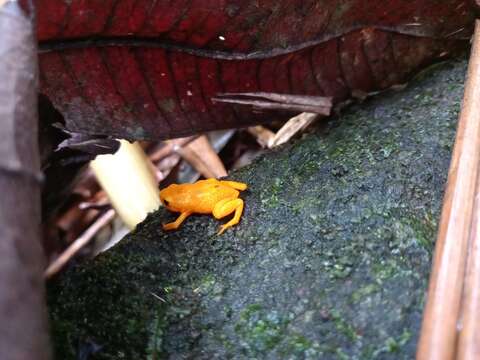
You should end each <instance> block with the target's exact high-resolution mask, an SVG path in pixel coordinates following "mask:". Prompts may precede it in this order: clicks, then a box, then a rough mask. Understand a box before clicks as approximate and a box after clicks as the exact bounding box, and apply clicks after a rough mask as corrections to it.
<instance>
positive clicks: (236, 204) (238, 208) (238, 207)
mask: <svg viewBox="0 0 480 360" xmlns="http://www.w3.org/2000/svg"><path fill="white" fill-rule="evenodd" d="M233 212H235V214H234V215H233V218H232V219H231V220H230V221H229V222H227V223H226V224H224V225H222V226H221V227H220V231H219V232H218V235H220V234H222V233H223V232H224V231H225V230H227V229H228V228H229V227H232V226H233V225H236V224H238V222H239V221H240V217H241V216H242V212H243V200H242V199H238V198H237V199H224V200H221V201H219V202H218V203H217V204H215V207H214V208H213V211H212V214H213V216H215V218H216V219H221V218H224V217H225V216H228V215H230V214H231V213H233Z"/></svg>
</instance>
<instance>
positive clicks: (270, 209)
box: [49, 61, 466, 359]
mask: <svg viewBox="0 0 480 360" xmlns="http://www.w3.org/2000/svg"><path fill="white" fill-rule="evenodd" d="M465 69H466V64H465V62H464V61H453V62H450V63H446V64H443V65H441V66H440V67H438V68H436V69H435V70H434V71H432V72H430V73H429V74H426V75H424V76H423V77H421V78H419V79H417V80H415V81H414V82H413V83H412V85H410V86H409V87H408V88H407V89H406V90H404V91H401V92H392V93H390V94H386V95H384V96H381V97H378V98H376V99H372V100H369V101H367V102H365V103H364V104H361V105H358V106H354V107H352V108H351V109H349V110H348V111H347V112H346V113H345V114H344V115H343V116H340V118H337V119H334V120H332V121H330V122H329V123H328V124H326V125H325V126H323V127H320V128H319V129H318V130H317V131H316V132H315V133H313V134H311V135H309V136H306V137H305V138H304V139H302V140H301V141H298V142H296V143H294V144H292V145H288V146H285V147H283V148H281V149H279V150H277V151H274V152H271V153H269V154H267V155H265V156H264V157H263V158H261V159H260V160H258V161H256V162H255V163H254V164H253V165H251V166H249V167H248V168H245V169H243V170H241V171H239V172H236V173H235V174H233V175H232V177H233V178H234V179H235V180H239V181H244V182H246V183H248V184H249V185H250V189H249V190H248V191H247V192H244V193H243V194H242V195H243V198H244V199H245V201H246V210H245V214H244V216H243V218H242V221H241V223H240V224H239V225H238V226H236V227H234V228H233V229H231V230H228V231H227V232H226V233H225V234H224V235H222V236H216V235H215V234H216V230H217V228H218V226H219V223H218V222H217V221H215V220H213V219H212V218H211V217H192V218H189V219H188V220H187V221H186V223H185V225H184V226H183V228H182V229H181V230H180V231H177V232H174V233H170V234H165V233H164V232H163V231H162V230H161V223H162V222H165V221H167V220H170V219H172V218H173V215H171V214H167V213H166V212H164V211H163V210H161V211H159V212H157V213H155V214H153V215H151V216H150V217H149V218H148V219H147V220H146V221H145V222H144V223H143V224H141V225H140V226H139V227H138V229H137V230H136V231H135V232H134V233H132V234H131V235H129V236H128V237H127V238H126V239H125V240H124V241H123V242H122V243H121V244H120V245H118V246H116V247H115V248H114V249H113V250H111V251H109V252H108V253H106V254H104V255H102V256H100V257H99V258H97V259H96V260H94V261H91V262H88V263H85V264H83V265H82V266H81V267H77V268H74V269H71V270H70V271H68V272H67V273H66V274H65V275H64V276H62V277H61V278H60V279H58V280H57V281H55V282H53V283H52V284H50V288H49V304H50V314H51V319H52V331H53V334H54V341H55V348H56V350H57V358H58V359H74V358H75V357H76V356H77V355H78V354H79V353H81V355H83V356H86V355H88V353H90V352H94V351H97V352H96V354H95V355H94V358H95V359H143V358H150V359H160V358H172V359H180V358H191V359H193V358H195V359H207V358H208V359H211V358H214V359H226V358H236V359H254V358H257V359H282V358H284V359H319V358H322V359H411V358H412V357H413V355H414V352H415V345H416V340H417V337H418V332H419V327H420V320H421V313H422V306H423V301H424V293H425V289H426V285H427V280H428V275H429V269H430V260H431V254H432V250H433V241H434V239H435V232H436V227H437V219H438V217H439V212H440V207H441V200H442V192H443V188H444V184H445V180H446V175H447V170H448V164H449V158H450V152H451V148H452V143H453V139H454V134H455V126H456V119H457V112H458V110H459V104H460V99H461V96H462V88H463V79H464V73H465ZM84 358H86V357H84Z"/></svg>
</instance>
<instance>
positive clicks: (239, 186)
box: [220, 180, 247, 191]
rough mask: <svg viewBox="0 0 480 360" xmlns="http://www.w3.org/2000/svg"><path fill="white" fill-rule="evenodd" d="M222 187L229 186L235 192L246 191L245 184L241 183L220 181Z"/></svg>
mask: <svg viewBox="0 0 480 360" xmlns="http://www.w3.org/2000/svg"><path fill="white" fill-rule="evenodd" d="M220 182H221V183H222V184H223V185H226V186H229V187H231V188H234V189H235V190H240V191H243V190H246V189H247V184H245V183H241V182H238V181H228V180H221V181H220Z"/></svg>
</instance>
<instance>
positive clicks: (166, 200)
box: [160, 184, 179, 211]
mask: <svg viewBox="0 0 480 360" xmlns="http://www.w3.org/2000/svg"><path fill="white" fill-rule="evenodd" d="M178 187H179V186H178V185H177V184H171V185H169V186H167V187H166V188H165V189H163V190H160V201H161V202H162V204H163V205H165V207H166V208H167V209H169V210H172V211H176V209H175V203H176V197H177V196H176V195H177V193H178Z"/></svg>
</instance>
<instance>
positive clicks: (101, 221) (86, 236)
mask: <svg viewBox="0 0 480 360" xmlns="http://www.w3.org/2000/svg"><path fill="white" fill-rule="evenodd" d="M115 215H116V214H115V210H113V209H110V210H108V211H107V212H106V213H105V214H103V215H102V216H100V217H99V218H98V219H97V220H96V221H95V222H94V223H93V224H92V225H91V226H90V227H89V228H88V229H87V230H86V231H85V232H84V233H83V234H82V235H80V236H79V237H78V238H77V239H76V240H75V241H74V242H73V243H72V244H71V245H70V246H69V247H68V248H67V249H66V250H65V251H64V252H63V253H62V254H61V255H60V256H59V257H58V258H57V259H55V260H54V261H53V262H52V263H51V264H50V265H49V266H48V268H47V270H45V274H44V276H45V278H47V279H49V278H51V277H52V276H53V275H55V274H56V273H58V272H59V271H60V270H61V269H62V268H63V267H64V266H65V265H66V264H67V263H68V262H69V261H70V259H72V258H73V257H74V256H75V255H76V254H77V253H78V251H80V250H81V249H82V248H83V247H84V246H85V245H87V244H88V243H89V242H90V240H92V239H93V237H94V236H95V235H96V234H97V233H98V231H99V230H100V229H102V228H103V227H104V226H106V225H108V224H109V223H110V222H111V221H112V220H113V219H114V218H115Z"/></svg>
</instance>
